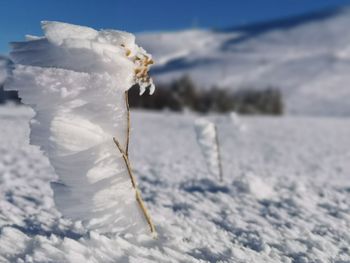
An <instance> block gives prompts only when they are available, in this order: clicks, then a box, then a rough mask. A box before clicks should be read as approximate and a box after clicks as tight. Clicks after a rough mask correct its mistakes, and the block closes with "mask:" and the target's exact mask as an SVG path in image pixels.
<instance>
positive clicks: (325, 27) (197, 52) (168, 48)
mask: <svg viewBox="0 0 350 263" xmlns="http://www.w3.org/2000/svg"><path fill="white" fill-rule="evenodd" d="M349 25H350V8H341V9H336V10H330V11H324V12H319V13H315V14H310V15H305V16H300V17H295V18H290V19H285V20H280V21H275V22H271V23H264V24H256V25H251V26H244V27H240V28H235V29H230V30H216V31H214V30H188V31H181V32H172V33H169V32H164V33H144V34H139V35H138V36H137V40H138V42H139V43H140V44H141V45H142V46H143V47H144V48H145V49H146V50H148V51H149V52H150V53H151V54H153V56H154V58H155V61H156V64H157V65H156V66H155V67H154V70H153V73H154V74H153V75H155V79H156V80H158V81H165V82H166V81H170V80H171V79H174V78H179V77H180V76H183V75H186V74H187V75H190V76H191V77H192V78H193V79H194V80H195V81H196V82H197V83H198V84H199V85H201V86H204V87H210V86H212V85H219V86H222V87H226V88H230V89H242V88H247V87H248V88H266V87H268V86H273V87H276V88H280V89H281V90H282V92H283V94H284V97H285V100H286V106H287V111H288V112H289V113H293V114H309V115H346V116H350V100H349V98H350V74H349V72H350V27H349Z"/></svg>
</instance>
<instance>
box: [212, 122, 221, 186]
mask: <svg viewBox="0 0 350 263" xmlns="http://www.w3.org/2000/svg"><path fill="white" fill-rule="evenodd" d="M214 127H215V141H216V145H217V147H218V163H219V179H220V182H222V181H223V172H222V163H221V155H220V144H219V136H218V129H217V127H216V125H214Z"/></svg>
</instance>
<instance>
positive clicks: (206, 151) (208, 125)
mask: <svg viewBox="0 0 350 263" xmlns="http://www.w3.org/2000/svg"><path fill="white" fill-rule="evenodd" d="M194 127H195V132H196V136H197V142H198V144H199V146H200V148H201V151H202V154H203V156H204V158H205V161H206V163H207V166H208V169H209V171H210V173H211V174H213V175H214V176H215V177H216V178H219V179H220V180H222V172H221V166H220V165H221V164H220V152H219V145H218V137H217V136H218V135H217V131H216V126H215V124H214V123H212V122H210V121H208V120H206V119H204V118H200V119H197V120H196V121H195V125H194Z"/></svg>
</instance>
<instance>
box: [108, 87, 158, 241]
mask: <svg viewBox="0 0 350 263" xmlns="http://www.w3.org/2000/svg"><path fill="white" fill-rule="evenodd" d="M125 105H126V109H127V137H126V146H125V150H123V148H122V146H121V144H120V143H119V141H118V140H117V138H115V137H114V138H113V141H114V143H115V145H116V146H117V148H118V149H119V151H120V153H121V154H122V157H123V159H124V162H125V166H126V168H127V171H128V174H129V177H130V180H131V184H132V187H133V188H134V189H135V193H136V201H137V203H138V204H139V206H140V209H141V211H142V213H143V215H144V217H145V219H146V221H147V223H148V225H149V227H150V230H151V233H152V234H154V235H156V229H155V227H154V224H153V222H152V219H151V217H150V215H149V213H148V211H147V209H146V206H145V204H144V201H143V199H142V197H141V194H140V190H139V189H138V187H137V184H136V179H135V177H134V175H133V173H132V168H131V164H130V161H129V156H128V151H129V141H130V108H129V103H128V92H127V91H126V92H125Z"/></svg>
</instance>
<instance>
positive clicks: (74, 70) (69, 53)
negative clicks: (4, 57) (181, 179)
mask: <svg viewBox="0 0 350 263" xmlns="http://www.w3.org/2000/svg"><path fill="white" fill-rule="evenodd" d="M42 29H43V31H44V34H45V36H44V37H34V36H27V39H26V41H25V42H16V43H12V48H13V50H12V53H11V57H12V59H13V61H14V62H15V63H16V66H15V69H14V70H13V76H12V78H11V81H9V83H8V84H7V85H6V89H7V90H18V91H19V96H20V97H21V98H22V101H23V102H24V103H25V104H28V105H31V106H32V107H33V109H34V111H35V113H36V115H35V117H34V119H33V120H32V122H31V134H30V141H31V143H32V144H34V145H38V146H40V148H41V149H42V151H43V152H44V153H45V154H46V155H47V157H48V158H49V160H50V163H51V165H52V167H53V168H54V170H55V172H56V173H57V175H58V176H59V181H58V182H54V183H52V188H53V190H54V199H55V203H56V206H57V208H58V209H59V211H60V212H61V213H62V215H64V216H66V217H68V218H71V219H73V220H81V221H82V223H83V225H84V226H85V227H86V228H87V229H89V230H96V231H98V232H100V233H117V234H119V233H132V234H141V233H146V232H147V233H148V232H149V224H148V223H147V220H146V219H147V218H146V217H145V215H144V214H143V212H142V209H141V208H140V200H139V199H136V198H135V196H138V195H139V193H138V190H137V188H136V189H135V188H134V187H133V185H132V184H131V182H130V178H129V172H128V169H127V168H128V167H127V166H126V165H125V164H126V160H125V157H126V156H127V155H128V144H129V141H128V139H127V138H128V132H129V128H128V127H129V126H128V121H129V117H128V116H129V115H128V109H127V104H126V97H125V94H126V93H125V92H126V91H127V90H128V89H129V88H130V87H131V86H133V85H134V84H139V86H140V93H143V92H144V91H145V89H146V88H147V87H150V92H151V93H152V92H153V91H154V86H153V83H152V80H151V79H150V78H149V76H148V70H149V66H150V65H151V64H152V63H153V61H152V58H151V56H150V55H149V54H147V53H146V52H145V50H143V49H142V48H141V47H139V46H137V45H136V44H135V37H134V36H133V35H132V34H130V33H127V32H122V31H115V30H101V31H96V30H94V29H91V28H88V27H82V26H76V25H70V24H66V23H59V22H42ZM113 138H116V140H117V142H118V143H119V146H120V149H119V150H118V148H117V147H116V144H115V142H114V141H113Z"/></svg>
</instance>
